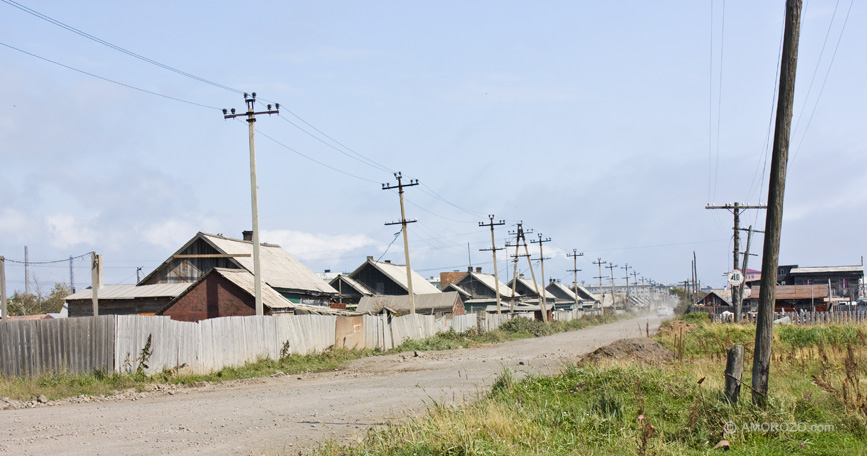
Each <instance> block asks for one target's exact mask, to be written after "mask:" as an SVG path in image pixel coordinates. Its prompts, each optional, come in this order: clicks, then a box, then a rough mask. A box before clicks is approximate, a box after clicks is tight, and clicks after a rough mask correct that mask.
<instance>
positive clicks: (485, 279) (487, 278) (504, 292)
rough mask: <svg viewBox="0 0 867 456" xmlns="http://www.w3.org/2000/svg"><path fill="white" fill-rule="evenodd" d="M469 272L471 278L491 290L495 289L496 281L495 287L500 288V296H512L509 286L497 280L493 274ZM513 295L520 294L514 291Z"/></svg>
mask: <svg viewBox="0 0 867 456" xmlns="http://www.w3.org/2000/svg"><path fill="white" fill-rule="evenodd" d="M469 274H470V275H471V276H472V277H473V279H475V280H477V281H479V282H481V283H482V284H484V285H485V286H486V287H488V288H490V289H491V290H492V291H493V290H496V288H495V287H494V282H496V283H497V285H496V287H497V288H499V289H500V296H501V297H506V298H511V297H512V289H511V288H509V286H508V285H506V284H505V283H503V282H500V281H499V280H497V279H495V278H494V275H493V274H484V273H478V272H470V273H469ZM515 296H520V294H518V293H515Z"/></svg>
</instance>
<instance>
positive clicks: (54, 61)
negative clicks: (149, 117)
mask: <svg viewBox="0 0 867 456" xmlns="http://www.w3.org/2000/svg"><path fill="white" fill-rule="evenodd" d="M0 1H5V0H0ZM0 46H5V47H7V48H9V49H12V50H15V51H18V52H20V53H22V54H27V55H29V56H31V57H35V58H37V59H39V60H43V61H45V62H48V63H53V64H55V65H57V66H61V67H63V68H66V69H68V70H72V71H76V72H78V73H81V74H84V75H87V76H90V77H92V78H96V79H100V80H103V81H106V82H110V83H112V84H117V85H119V86H122V87H126V88H128V89H133V90H137V91H139V92H143V93H146V94H149V95H156V96H158V97H162V98H167V99H169V100H173V101H179V102H181V103H187V104H191V105H194V106H200V107H203V108H208V109H219V108H216V107H214V106H208V105H206V104H201V103H196V102H194V101H188V100H184V99H181V98H176V97H172V96H169V95H165V94H162V93H158V92H154V91H151V90H147V89H142V88H140V87H136V86H133V85H130V84H125V83H123V82H119V81H115V80H113V79H109V78H105V77H102V76H99V75H97V74H94V73H90V72H87V71H84V70H79V69H78V68H75V67H71V66H69V65H64V64H62V63H60V62H58V61H56V60H51V59H49V58H46V57H42V56H39V55H36V54H34V53H32V52H28V51H25V50H23V49H20V48H17V47H15V46H12V45H9V44H6V43H3V42H0Z"/></svg>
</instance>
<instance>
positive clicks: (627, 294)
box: [620, 263, 631, 305]
mask: <svg viewBox="0 0 867 456" xmlns="http://www.w3.org/2000/svg"><path fill="white" fill-rule="evenodd" d="M620 269H623V270H624V271H626V304H627V305H628V304H629V269H631V268H630V267H629V263H623V267H622V268H620Z"/></svg>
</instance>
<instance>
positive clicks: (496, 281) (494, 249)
mask: <svg viewBox="0 0 867 456" xmlns="http://www.w3.org/2000/svg"><path fill="white" fill-rule="evenodd" d="M488 219H489V221H488V223H484V222H479V227H485V226H489V227H491V248H490V249H479V251H481V252H484V251H488V250H490V251H491V253H492V254H493V255H494V289H495V290H496V292H497V315H499V314H500V313H501V312H500V277H499V274H498V273H497V250H505V248H504V247H500V248H497V241H496V239H495V238H494V227H495V226H501V225H505V224H506V221H505V220H500V221H499V222H497V223H494V215H493V214H489V215H488Z"/></svg>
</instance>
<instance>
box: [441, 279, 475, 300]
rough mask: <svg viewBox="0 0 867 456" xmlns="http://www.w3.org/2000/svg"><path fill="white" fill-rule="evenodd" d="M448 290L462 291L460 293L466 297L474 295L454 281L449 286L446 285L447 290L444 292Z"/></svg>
mask: <svg viewBox="0 0 867 456" xmlns="http://www.w3.org/2000/svg"><path fill="white" fill-rule="evenodd" d="M447 291H456V292H458V293H460V295H461V296H463V297H464V298H470V297H472V296H473V295H471V294H470V292H468V291H467V290H464V289H463V288H461V287H459V286H458V285H457V284H454V283H450V284H448V286H446V288H445V290H443V293H445V292H447Z"/></svg>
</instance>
